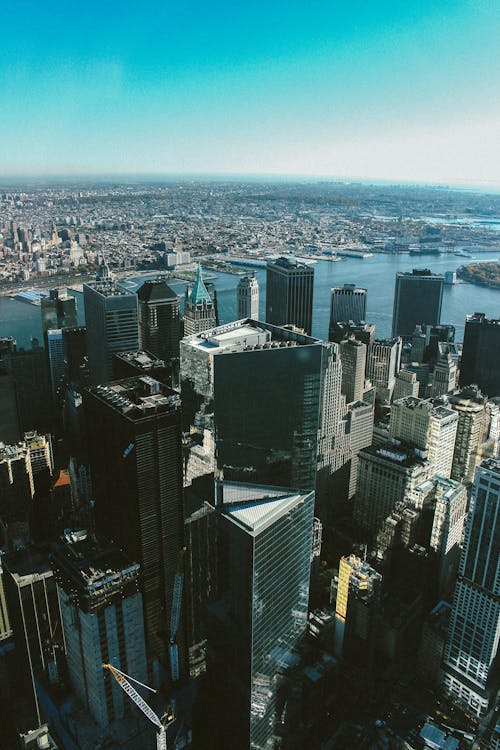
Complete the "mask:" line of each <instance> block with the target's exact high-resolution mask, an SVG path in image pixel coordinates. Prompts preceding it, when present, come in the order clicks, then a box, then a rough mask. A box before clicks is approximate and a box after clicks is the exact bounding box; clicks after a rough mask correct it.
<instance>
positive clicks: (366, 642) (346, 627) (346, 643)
mask: <svg viewBox="0 0 500 750" xmlns="http://www.w3.org/2000/svg"><path fill="white" fill-rule="evenodd" d="M381 585H382V576H381V575H380V573H377V571H376V570H375V569H374V568H372V567H371V566H370V565H369V564H368V563H367V562H366V561H363V560H360V558H359V557H356V555H348V556H347V557H342V558H341V559H340V564H339V577H338V584H337V596H336V601H335V647H334V648H335V655H336V656H337V657H338V658H342V657H345V658H348V659H349V657H352V656H353V655H354V654H356V653H357V655H358V659H360V660H362V662H363V664H364V665H366V664H367V663H368V662H369V661H370V656H372V654H373V650H374V645H375V637H376V630H375V627H376V612H377V608H378V607H379V606H380V593H381Z"/></svg>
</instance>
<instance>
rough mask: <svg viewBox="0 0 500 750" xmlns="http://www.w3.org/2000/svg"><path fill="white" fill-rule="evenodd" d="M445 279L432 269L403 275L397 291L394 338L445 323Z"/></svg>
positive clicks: (398, 279)
mask: <svg viewBox="0 0 500 750" xmlns="http://www.w3.org/2000/svg"><path fill="white" fill-rule="evenodd" d="M443 288H444V276H440V275H438V274H433V273H432V272H431V271H429V270H428V269H426V268H425V269H417V268H414V269H413V271H412V272H411V273H410V272H407V271H405V272H403V271H399V272H398V273H397V274H396V284H395V287H394V309H393V314H392V335H393V336H408V337H409V336H411V335H412V333H413V331H414V330H415V326H417V325H419V324H429V325H437V324H438V323H440V322H441V305H442V301H443Z"/></svg>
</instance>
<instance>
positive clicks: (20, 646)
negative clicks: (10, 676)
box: [2, 547, 64, 731]
mask: <svg viewBox="0 0 500 750" xmlns="http://www.w3.org/2000/svg"><path fill="white" fill-rule="evenodd" d="M2 563H3V570H4V577H3V578H4V585H5V593H6V597H7V606H8V609H9V614H10V619H11V625H12V628H13V630H14V633H15V640H16V675H15V693H16V703H19V704H20V710H19V711H18V712H17V713H18V715H17V716H16V719H17V723H18V726H19V729H20V730H23V731H25V730H27V729H33V728H34V727H38V726H40V724H41V723H42V720H43V712H42V709H41V706H40V701H39V698H38V695H37V680H38V678H39V677H40V676H41V675H42V674H45V675H46V676H47V677H48V678H49V679H50V680H51V679H53V676H54V675H55V674H56V673H57V667H58V655H60V654H61V653H62V651H63V650H64V634H63V633H62V629H61V628H60V627H59V628H58V627H57V625H58V623H60V622H61V616H62V613H61V609H60V606H59V602H58V599H57V591H56V582H55V579H54V574H53V571H52V568H51V566H50V564H49V561H48V559H47V557H46V555H45V554H44V553H42V552H41V551H40V550H39V549H37V548H36V547H27V548H24V549H21V550H19V551H18V552H12V553H10V554H8V555H5V556H4V557H3V558H2Z"/></svg>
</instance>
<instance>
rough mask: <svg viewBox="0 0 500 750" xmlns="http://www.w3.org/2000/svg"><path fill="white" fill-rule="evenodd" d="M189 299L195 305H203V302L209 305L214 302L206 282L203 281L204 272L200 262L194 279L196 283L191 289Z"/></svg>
mask: <svg viewBox="0 0 500 750" xmlns="http://www.w3.org/2000/svg"><path fill="white" fill-rule="evenodd" d="M189 301H190V302H191V304H193V305H201V304H203V302H205V303H206V304H208V305H211V304H213V301H212V297H211V296H210V294H209V293H208V290H207V288H206V286H205V282H204V281H203V274H202V272H201V266H200V264H199V263H198V267H197V269H196V278H195V280H194V284H193V286H192V287H191V291H190V292H189Z"/></svg>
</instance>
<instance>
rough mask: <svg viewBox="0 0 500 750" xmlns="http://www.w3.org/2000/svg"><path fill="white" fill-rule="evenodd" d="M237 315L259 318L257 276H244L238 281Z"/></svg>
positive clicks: (239, 318)
mask: <svg viewBox="0 0 500 750" xmlns="http://www.w3.org/2000/svg"><path fill="white" fill-rule="evenodd" d="M236 317H237V319H238V320H241V319H242V318H252V320H258V319H259V282H258V281H257V279H256V278H255V276H242V277H241V278H240V280H239V282H238V288H237V291H236Z"/></svg>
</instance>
